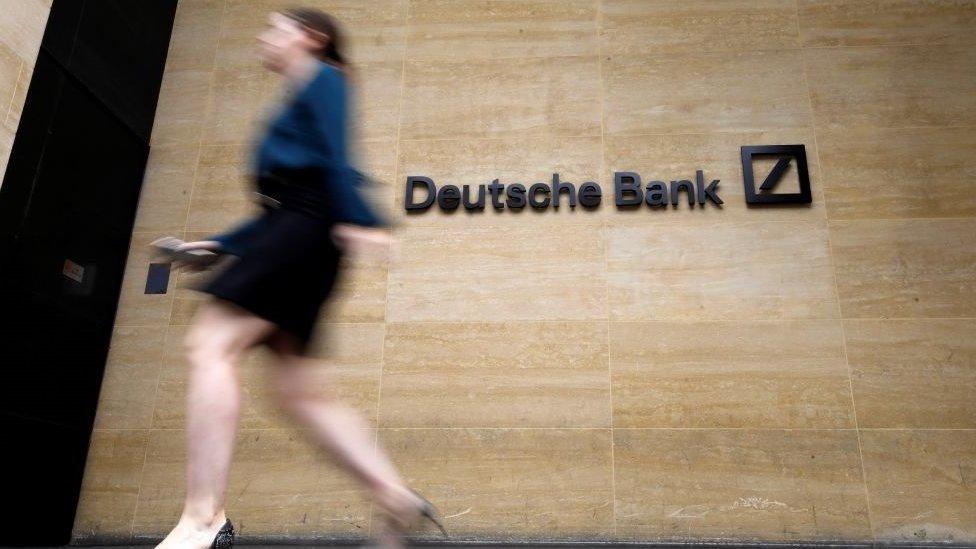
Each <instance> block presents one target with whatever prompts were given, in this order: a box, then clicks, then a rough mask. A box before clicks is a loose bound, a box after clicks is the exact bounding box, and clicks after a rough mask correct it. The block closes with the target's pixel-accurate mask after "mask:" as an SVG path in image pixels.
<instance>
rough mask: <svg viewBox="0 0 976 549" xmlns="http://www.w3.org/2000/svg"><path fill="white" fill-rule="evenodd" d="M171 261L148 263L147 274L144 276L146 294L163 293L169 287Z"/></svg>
mask: <svg viewBox="0 0 976 549" xmlns="http://www.w3.org/2000/svg"><path fill="white" fill-rule="evenodd" d="M170 265H171V263H150V264H149V274H148V275H147V276H146V291H145V293H147V294H165V293H166V290H167V288H168V287H169V270H170Z"/></svg>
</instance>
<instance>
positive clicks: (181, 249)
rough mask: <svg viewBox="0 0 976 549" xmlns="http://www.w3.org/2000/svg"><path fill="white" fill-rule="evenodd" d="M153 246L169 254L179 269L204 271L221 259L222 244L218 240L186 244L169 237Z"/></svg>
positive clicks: (157, 241)
mask: <svg viewBox="0 0 976 549" xmlns="http://www.w3.org/2000/svg"><path fill="white" fill-rule="evenodd" d="M151 244H152V246H153V247H154V248H156V249H157V250H158V251H160V252H162V253H165V254H167V255H168V256H169V257H171V258H172V260H173V266H174V267H175V268H177V269H179V268H184V267H185V268H186V269H187V270H190V271H202V270H204V269H206V268H207V267H208V266H210V264H211V263H213V262H214V261H216V260H217V259H218V258H219V254H218V253H217V251H218V250H220V242H217V241H216V240H195V241H192V242H184V241H182V240H180V239H179V238H175V237H172V236H167V237H163V238H160V239H158V240H154V241H153V242H152V243H151Z"/></svg>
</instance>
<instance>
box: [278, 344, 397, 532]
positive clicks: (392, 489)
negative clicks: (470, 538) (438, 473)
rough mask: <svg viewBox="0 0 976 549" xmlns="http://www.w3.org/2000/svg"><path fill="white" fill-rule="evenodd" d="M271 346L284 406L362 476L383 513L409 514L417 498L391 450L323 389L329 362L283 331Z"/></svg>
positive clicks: (361, 419) (352, 411)
mask: <svg viewBox="0 0 976 549" xmlns="http://www.w3.org/2000/svg"><path fill="white" fill-rule="evenodd" d="M268 346H269V348H270V349H271V350H272V351H273V352H274V353H275V355H276V357H277V359H278V365H277V367H276V370H275V376H276V378H277V379H276V382H277V387H278V394H279V398H280V403H281V406H282V408H283V409H285V410H286V411H287V412H288V413H289V415H290V416H291V417H293V418H295V419H296V420H297V421H299V422H301V423H302V424H304V425H307V426H308V427H311V429H312V431H313V433H314V436H315V439H316V442H318V444H319V445H320V446H323V447H325V448H326V449H327V450H329V451H330V452H331V454H332V455H333V457H334V458H335V459H336V460H337V461H338V463H339V465H340V466H342V467H343V468H345V469H346V470H348V471H349V472H350V473H352V474H353V475H354V476H355V477H357V478H358V479H359V480H360V481H361V482H362V483H363V484H364V485H365V486H366V487H367V489H368V490H369V491H370V492H371V494H372V496H373V498H374V499H375V501H376V502H377V503H379V504H380V505H382V506H383V507H384V509H386V510H391V511H392V512H393V513H395V514H396V516H400V517H402V516H408V515H409V511H410V510H411V509H414V507H413V506H414V505H416V503H417V500H416V497H415V496H414V495H413V494H412V493H411V492H409V490H408V488H407V487H406V484H405V483H404V480H403V478H402V477H401V476H400V474H399V473H398V472H397V470H396V468H395V467H394V465H393V464H392V463H391V462H390V459H389V458H388V457H387V455H386V452H385V451H384V450H383V449H382V448H381V447H379V445H376V447H375V449H374V444H373V436H372V435H371V434H370V432H369V428H370V424H369V422H368V421H367V420H366V418H364V417H363V415H362V414H360V413H359V412H358V411H357V410H356V409H355V408H353V407H351V406H349V405H348V404H346V403H345V402H342V401H341V400H340V399H339V398H337V397H336V395H335V393H333V392H332V391H329V390H328V389H325V388H323V387H324V386H325V385H326V384H325V383H322V382H321V381H322V379H323V376H324V369H323V368H322V365H323V364H324V362H323V361H321V360H319V359H316V358H312V357H309V356H304V355H302V354H301V353H300V352H299V351H298V348H297V346H296V344H295V342H294V340H293V339H292V338H291V336H289V335H287V334H285V333H283V332H278V333H276V334H275V335H273V336H272V337H271V338H270V339H269V341H268Z"/></svg>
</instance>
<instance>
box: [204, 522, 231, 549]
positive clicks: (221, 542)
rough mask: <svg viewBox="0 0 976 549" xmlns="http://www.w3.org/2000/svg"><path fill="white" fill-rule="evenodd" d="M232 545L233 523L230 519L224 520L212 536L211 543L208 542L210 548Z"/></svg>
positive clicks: (222, 547) (218, 548)
mask: <svg viewBox="0 0 976 549" xmlns="http://www.w3.org/2000/svg"><path fill="white" fill-rule="evenodd" d="M233 546H234V525H233V524H232V523H231V522H230V519H226V520H225V521H224V525H223V526H221V527H220V531H219V532H217V535H216V536H214V540H213V543H211V544H210V549H230V548H231V547H233Z"/></svg>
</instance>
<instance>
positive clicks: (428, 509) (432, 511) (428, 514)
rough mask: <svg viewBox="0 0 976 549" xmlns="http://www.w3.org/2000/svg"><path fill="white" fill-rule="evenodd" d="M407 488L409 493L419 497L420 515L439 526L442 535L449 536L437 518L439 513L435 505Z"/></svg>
mask: <svg viewBox="0 0 976 549" xmlns="http://www.w3.org/2000/svg"><path fill="white" fill-rule="evenodd" d="M407 490H410V493H411V494H413V495H415V496H417V498H418V499H420V507H419V511H420V515H421V516H422V517H424V518H426V519H428V520H430V521H431V522H433V523H434V524H435V525H436V526H437V527H438V528H440V530H441V533H442V534H444V537H445V538H447V537H450V536H449V535H448V534H447V530H446V529H445V528H444V525H443V524H441V521H440V519H439V516H440V513H439V512H438V510H437V507H434V504H433V503H431V502H429V501H427V498H425V497H424V496H422V495H420V493H418V492H417V491H416V490H414V489H413V488H410V487H407Z"/></svg>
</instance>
